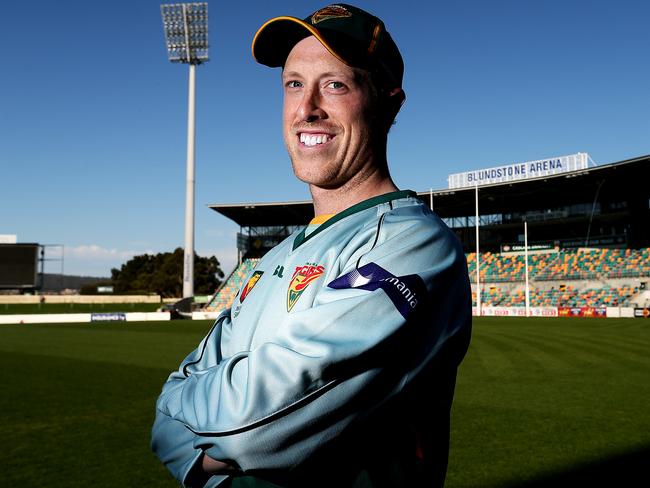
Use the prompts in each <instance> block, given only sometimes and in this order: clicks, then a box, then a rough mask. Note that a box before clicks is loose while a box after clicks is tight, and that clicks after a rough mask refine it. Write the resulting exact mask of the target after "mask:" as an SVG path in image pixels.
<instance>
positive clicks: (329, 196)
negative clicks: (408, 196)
mask: <svg viewBox="0 0 650 488" xmlns="http://www.w3.org/2000/svg"><path fill="white" fill-rule="evenodd" d="M397 189H398V188H397V186H396V185H395V183H393V180H392V179H391V177H390V175H388V174H384V173H383V172H379V171H378V172H376V173H374V174H373V175H372V176H371V177H370V178H368V179H364V180H363V181H362V182H354V181H349V182H348V184H346V185H344V186H342V187H339V188H320V187H317V186H314V185H310V187H309V190H310V191H311V196H312V198H313V200H314V215H323V214H336V213H339V212H341V211H342V210H345V209H346V208H349V207H351V206H353V205H356V204H357V203H359V202H363V201H364V200H367V199H369V198H372V197H376V196H379V195H384V194H386V193H390V192H393V191H397Z"/></svg>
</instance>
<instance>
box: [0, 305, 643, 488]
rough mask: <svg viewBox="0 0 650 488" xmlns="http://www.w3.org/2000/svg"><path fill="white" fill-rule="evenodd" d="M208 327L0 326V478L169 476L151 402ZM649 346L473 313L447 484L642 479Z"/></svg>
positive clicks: (596, 324) (638, 333) (136, 479)
mask: <svg viewBox="0 0 650 488" xmlns="http://www.w3.org/2000/svg"><path fill="white" fill-rule="evenodd" d="M209 326H210V322H209V321H201V322H190V321H178V322H164V323H163V322H161V323H147V324H145V323H142V324H134V323H128V324H126V323H110V324H109V323H105V324H96V323H95V324H67V325H5V326H0V362H1V366H2V373H1V374H0V391H1V392H2V393H1V395H0V411H1V412H2V415H1V416H0V432H2V434H1V436H2V440H3V442H2V451H1V454H0V486H2V487H4V486H7V487H13V486H17V487H21V488H25V487H66V488H74V487H89V486H92V487H174V486H178V485H177V484H176V483H175V482H174V481H173V480H172V479H171V478H170V477H169V476H168V475H167V473H166V471H165V469H164V468H163V467H162V466H161V465H160V464H159V463H158V461H157V459H156V458H155V457H154V456H153V454H151V453H150V451H149V446H148V444H149V430H150V426H151V422H152V419H153V410H154V402H155V399H156V397H157V395H158V392H159V390H160V387H161V385H162V383H163V381H164V380H165V378H166V377H167V375H168V374H169V372H170V371H171V370H172V369H173V368H174V367H175V366H177V365H178V363H179V362H180V361H181V359H182V358H183V357H184V355H185V354H186V353H187V352H189V351H190V350H191V349H192V348H193V347H194V346H195V345H196V344H197V342H198V341H199V340H200V338H201V337H202V336H203V334H204V333H205V332H206V331H207V329H208V328H209ZM649 352H650V321H645V320H642V319H621V320H617V319H516V318H508V319H492V318H481V319H479V320H476V321H475V328H474V335H473V339H472V345H471V347H470V351H469V354H468V356H467V358H466V361H465V362H464V364H463V365H462V368H461V371H460V374H459V379H458V387H457V394H456V400H455V404H454V410H453V428H452V446H451V454H450V465H449V472H448V481H447V485H446V486H447V488H461V487H468V488H469V487H515V486H524V487H556V486H590V485H591V486H603V485H602V484H601V482H603V481H604V482H606V483H607V484H608V485H609V486H611V487H618V486H650V477H649V476H648V474H647V468H646V467H645V466H647V464H648V462H650V354H649ZM632 475H636V476H639V477H640V478H638V480H637V481H632V478H631V476H632ZM305 488H308V487H305Z"/></svg>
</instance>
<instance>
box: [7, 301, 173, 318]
mask: <svg viewBox="0 0 650 488" xmlns="http://www.w3.org/2000/svg"><path fill="white" fill-rule="evenodd" d="M161 306H162V304H160V303H2V304H0V315H17V314H34V313H94V312H97V313H112V312H155V311H156V310H158V309H159V308H160V307H161Z"/></svg>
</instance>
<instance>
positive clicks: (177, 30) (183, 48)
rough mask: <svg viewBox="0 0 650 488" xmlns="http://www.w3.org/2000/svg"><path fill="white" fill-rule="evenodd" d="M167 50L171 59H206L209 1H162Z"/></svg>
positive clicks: (175, 60)
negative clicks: (166, 3) (164, 3)
mask: <svg viewBox="0 0 650 488" xmlns="http://www.w3.org/2000/svg"><path fill="white" fill-rule="evenodd" d="M160 12H161V14H162V21H163V27H164V29H165V39H166V41H167V53H168V55H169V60H170V61H171V62H173V63H188V64H201V63H204V62H206V61H207V60H208V4H207V3H206V2H203V3H174V4H168V5H161V6H160Z"/></svg>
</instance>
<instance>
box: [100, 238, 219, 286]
mask: <svg viewBox="0 0 650 488" xmlns="http://www.w3.org/2000/svg"><path fill="white" fill-rule="evenodd" d="M111 278H112V282H113V286H114V287H115V293H157V294H159V295H161V296H163V297H180V296H182V294H183V249H181V248H180V247H179V248H177V249H175V250H174V252H165V253H159V254H156V255H153V254H142V255H140V256H134V257H133V258H132V259H130V260H129V261H127V262H126V263H124V264H123V265H122V267H121V268H120V269H116V268H113V269H112V270H111ZM220 278H223V271H221V268H220V267H219V260H218V259H217V258H216V257H214V256H210V257H208V258H204V257H201V256H197V255H196V254H194V291H195V293H196V294H197V295H211V294H213V293H214V292H215V291H216V289H217V288H218V287H219V285H220V284H221V280H220Z"/></svg>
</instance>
